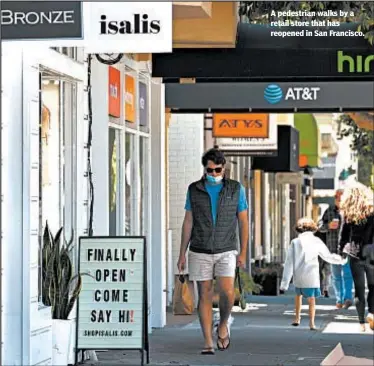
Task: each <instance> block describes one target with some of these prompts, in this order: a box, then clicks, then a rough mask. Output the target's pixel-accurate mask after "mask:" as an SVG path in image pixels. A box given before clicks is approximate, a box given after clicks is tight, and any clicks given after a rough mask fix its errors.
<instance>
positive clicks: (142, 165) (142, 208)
mask: <svg viewBox="0 0 374 366" xmlns="http://www.w3.org/2000/svg"><path fill="white" fill-rule="evenodd" d="M147 154H148V138H147V137H142V136H141V137H140V144H139V175H140V185H139V201H140V202H139V213H140V220H139V222H140V228H139V229H140V235H146V232H147V226H148V223H147V221H146V220H147V217H148V215H147V210H148V205H147V199H148V185H147V184H146V179H147V176H148V175H147V173H146V172H147V169H148V159H147Z"/></svg>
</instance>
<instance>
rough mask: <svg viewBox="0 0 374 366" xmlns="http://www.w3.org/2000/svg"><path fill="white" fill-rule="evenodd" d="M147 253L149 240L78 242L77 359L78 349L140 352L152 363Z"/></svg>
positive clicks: (86, 239)
mask: <svg viewBox="0 0 374 366" xmlns="http://www.w3.org/2000/svg"><path fill="white" fill-rule="evenodd" d="M146 253H147V250H146V241H145V237H132V236H126V237H118V236H116V237H110V236H93V237H80V238H79V265H78V270H79V273H81V274H83V275H82V289H81V292H80V295H79V298H78V303H77V305H78V306H77V313H78V317H77V328H76V358H77V355H78V351H79V350H80V351H86V350H104V349H105V350H139V351H140V352H141V359H142V361H141V362H142V365H143V364H144V351H146V352H147V363H149V342H148V299H147V271H146V269H147V258H146ZM85 274H87V275H85ZM76 361H77V359H76Z"/></svg>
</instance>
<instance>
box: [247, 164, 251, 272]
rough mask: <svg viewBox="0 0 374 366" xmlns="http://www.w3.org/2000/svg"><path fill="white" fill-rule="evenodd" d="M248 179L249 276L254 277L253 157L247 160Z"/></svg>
mask: <svg viewBox="0 0 374 366" xmlns="http://www.w3.org/2000/svg"><path fill="white" fill-rule="evenodd" d="M246 165H247V174H246V175H247V179H248V182H247V184H248V227H249V238H248V274H249V275H250V276H252V262H251V260H252V200H251V195H252V188H251V181H252V179H251V177H252V171H251V157H248V159H247V164H246Z"/></svg>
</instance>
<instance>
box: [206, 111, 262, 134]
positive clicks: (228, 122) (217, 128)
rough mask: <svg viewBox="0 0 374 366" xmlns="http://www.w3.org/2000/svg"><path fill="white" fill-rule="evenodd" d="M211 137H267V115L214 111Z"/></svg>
mask: <svg viewBox="0 0 374 366" xmlns="http://www.w3.org/2000/svg"><path fill="white" fill-rule="evenodd" d="M213 137H255V138H269V115H268V114H255V113H231V114H227V113H214V114H213Z"/></svg>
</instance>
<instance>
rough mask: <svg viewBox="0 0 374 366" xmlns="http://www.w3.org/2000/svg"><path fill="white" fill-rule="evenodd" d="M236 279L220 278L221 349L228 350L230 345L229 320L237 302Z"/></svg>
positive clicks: (219, 331) (219, 330)
mask: <svg viewBox="0 0 374 366" xmlns="http://www.w3.org/2000/svg"><path fill="white" fill-rule="evenodd" d="M234 282H235V277H219V280H218V283H219V313H220V323H219V325H218V331H217V332H218V336H219V337H220V338H221V339H222V342H219V343H220V347H221V348H226V347H227V346H228V344H229V343H230V340H229V338H228V335H229V334H228V332H229V330H228V320H229V317H230V314H231V310H232V307H233V306H234V302H235V288H234Z"/></svg>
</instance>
